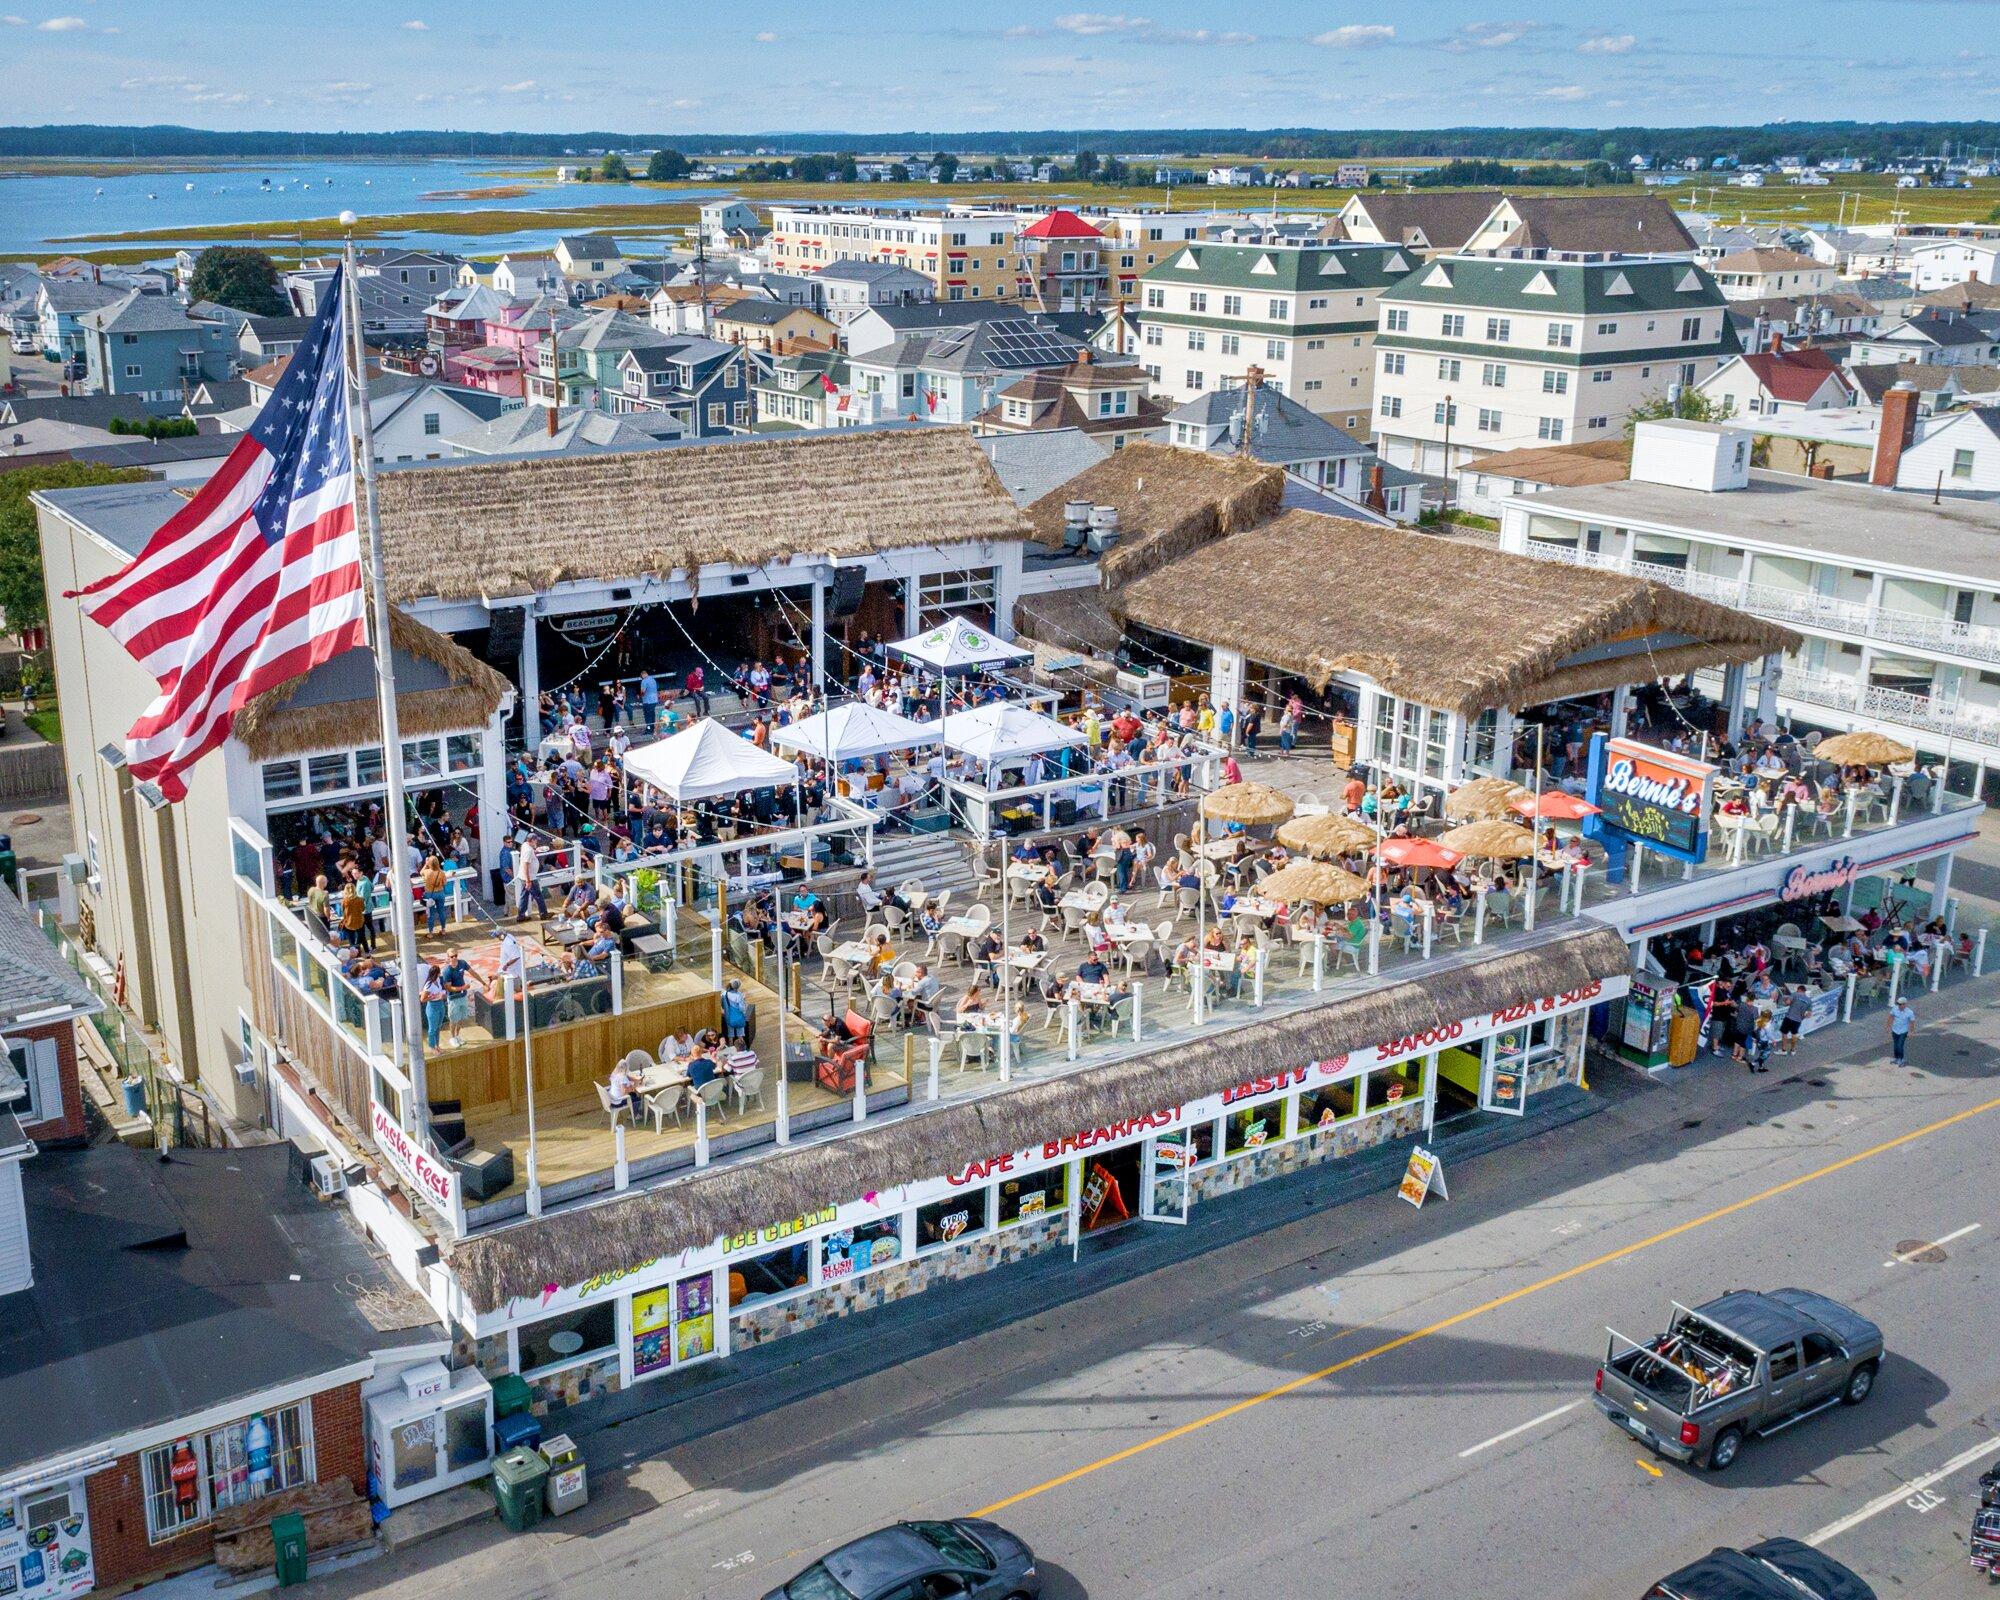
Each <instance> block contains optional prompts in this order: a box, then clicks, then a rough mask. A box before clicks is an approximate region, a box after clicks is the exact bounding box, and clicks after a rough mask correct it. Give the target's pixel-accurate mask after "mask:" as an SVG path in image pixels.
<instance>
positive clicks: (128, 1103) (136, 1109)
mask: <svg viewBox="0 0 2000 1600" xmlns="http://www.w3.org/2000/svg"><path fill="white" fill-rule="evenodd" d="M118 1088H119V1090H120V1092H121V1093H123V1094H124V1096H125V1115H126V1116H128V1117H143V1116H144V1115H145V1114H146V1080H145V1079H144V1078H139V1077H132V1078H127V1079H125V1080H124V1081H123V1082H122V1083H120V1084H119V1085H118Z"/></svg>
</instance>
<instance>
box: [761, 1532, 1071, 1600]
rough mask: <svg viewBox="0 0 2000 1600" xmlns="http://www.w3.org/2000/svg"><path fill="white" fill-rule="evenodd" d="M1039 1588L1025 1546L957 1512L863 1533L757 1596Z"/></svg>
mask: <svg viewBox="0 0 2000 1600" xmlns="http://www.w3.org/2000/svg"><path fill="white" fill-rule="evenodd" d="M1041 1592H1042V1578H1041V1574H1040V1573H1038V1572H1037V1571H1036V1570H1035V1555H1034V1552H1033V1551H1032V1550H1030V1549H1029V1548H1028V1547H1027V1546H1026V1545H1025V1544H1023V1543H1022V1542H1021V1541H1020V1540H1019V1539H1017V1538H1015V1537H1014V1536H1013V1535H1012V1534H1011V1533H1008V1532H1007V1531H1006V1530H1005V1529H1004V1528H1000V1527H996V1526H995V1525H994V1524H993V1523H990V1522H981V1521H977V1520H974V1519H970V1518H965V1517H959V1518H955V1519H953V1520H952V1521H949V1522H899V1523H897V1524H896V1525H895V1526H894V1527H891V1528H880V1529H877V1530H876V1531H875V1532H874V1533H869V1534H863V1535H862V1536H861V1537H860V1538H859V1539H856V1540H854V1541H853V1542H852V1543H851V1544H844V1545H842V1546H841V1547H840V1548H839V1549H838V1550H834V1551H831V1552H829V1553H828V1554H827V1555H825V1556H822V1557H821V1558H820V1559H819V1560H817V1561H815V1562H814V1563H813V1564H812V1565H811V1566H809V1567H807V1568H806V1570H805V1571H804V1572H801V1573H800V1574H799V1575H798V1576H797V1577H796V1578H794V1579H792V1581H791V1582H790V1583H788V1584H786V1585H785V1586H784V1587H783V1588H780V1589H773V1590H772V1591H771V1592H770V1593H769V1594H767V1595H766V1596H765V1597H764V1600H1034V1597H1035V1596H1037V1595H1039V1594H1040V1593H1041Z"/></svg>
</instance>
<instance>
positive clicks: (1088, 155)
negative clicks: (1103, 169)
mask: <svg viewBox="0 0 2000 1600" xmlns="http://www.w3.org/2000/svg"><path fill="white" fill-rule="evenodd" d="M1096 170H1097V152H1096V151H1094V150H1079V151H1077V153H1076V176H1077V180H1078V181H1079V182H1088V181H1089V179H1090V175H1091V174H1092V173H1093V172H1095V171H1096Z"/></svg>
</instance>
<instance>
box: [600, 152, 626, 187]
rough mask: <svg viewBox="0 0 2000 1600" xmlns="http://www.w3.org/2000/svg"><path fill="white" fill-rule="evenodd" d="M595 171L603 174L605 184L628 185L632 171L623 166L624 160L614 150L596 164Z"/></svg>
mask: <svg viewBox="0 0 2000 1600" xmlns="http://www.w3.org/2000/svg"><path fill="white" fill-rule="evenodd" d="M597 170H598V171H599V172H600V173H601V174H603V177H604V181H605V182H606V183H629V182H631V179H632V169H631V168H630V167H628V166H626V165H625V158H624V157H623V156H621V155H620V154H619V153H618V152H617V151H616V150H614V151H612V152H611V154H610V155H608V156H606V157H605V158H604V159H603V160H602V161H600V162H598V163H597Z"/></svg>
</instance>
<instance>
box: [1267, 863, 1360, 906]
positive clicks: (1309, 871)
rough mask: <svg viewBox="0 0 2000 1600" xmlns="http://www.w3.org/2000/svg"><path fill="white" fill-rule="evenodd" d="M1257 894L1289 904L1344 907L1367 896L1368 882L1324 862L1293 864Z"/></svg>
mask: <svg viewBox="0 0 2000 1600" xmlns="http://www.w3.org/2000/svg"><path fill="white" fill-rule="evenodd" d="M1257 892H1258V893H1259V894H1261V895H1263V896H1265V897H1266V898H1267V899H1271V900H1282V901H1284V902H1285V904H1286V905H1296V904H1297V903H1298V902H1299V901H1302V900H1303V901H1307V902H1310V903H1311V904H1313V905H1316V906H1344V905H1346V904H1348V903H1349V902H1350V901H1354V900H1364V899H1366V898H1367V897H1368V881H1367V879H1365V878H1359V877H1356V876H1355V875H1354V874H1353V873H1351V872H1348V871H1346V870H1344V869H1343V868H1340V867H1331V866H1328V865H1327V864H1326V863H1325V862H1324V861H1294V862H1291V863H1290V864H1289V865H1287V866H1282V867H1280V868H1279V869H1278V870H1277V871H1276V872H1274V873H1272V874H1271V875H1270V877H1268V878H1266V879H1265V880H1264V881H1263V882H1262V883H1260V884H1258V885H1257Z"/></svg>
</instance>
